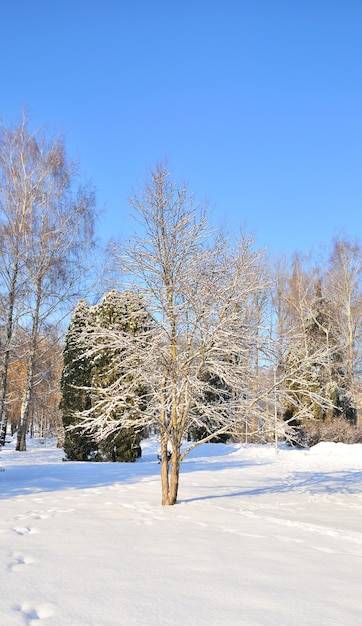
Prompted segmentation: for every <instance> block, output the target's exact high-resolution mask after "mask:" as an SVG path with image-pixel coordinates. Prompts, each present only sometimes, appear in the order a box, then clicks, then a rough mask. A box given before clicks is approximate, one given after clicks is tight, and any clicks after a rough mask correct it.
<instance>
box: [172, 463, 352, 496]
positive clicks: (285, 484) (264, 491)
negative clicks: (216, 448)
mask: <svg viewBox="0 0 362 626" xmlns="http://www.w3.org/2000/svg"><path fill="white" fill-rule="evenodd" d="M208 489H209V491H210V493H209V494H208V495H205V496H199V497H195V498H185V499H183V500H182V502H184V503H189V502H200V501H202V500H214V499H222V498H235V497H250V496H261V495H269V494H282V493H295V492H300V493H307V494H311V495H313V494H318V495H321V494H338V493H341V494H360V493H362V471H357V470H355V471H354V470H348V471H338V472H335V471H334V472H317V473H316V472H310V473H308V472H295V473H294V474H291V475H290V476H288V478H287V479H286V480H284V481H280V482H275V480H273V479H269V480H268V479H267V483H266V484H264V485H260V486H259V487H255V488H254V489H247V488H246V489H242V490H240V489H238V490H237V491H231V490H230V491H228V489H229V488H228V487H227V486H226V485H223V486H222V485H220V484H219V485H216V486H211V485H209V486H208ZM216 489H217V491H218V493H212V491H213V490H216Z"/></svg>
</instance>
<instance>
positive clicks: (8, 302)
mask: <svg viewBox="0 0 362 626" xmlns="http://www.w3.org/2000/svg"><path fill="white" fill-rule="evenodd" d="M31 143H32V140H31V137H29V135H28V132H27V129H26V124H25V120H24V119H23V120H22V122H21V123H20V124H19V126H17V127H7V126H6V125H5V124H2V126H1V128H0V282H1V284H0V294H1V317H2V328H3V333H2V342H1V344H2V345H1V348H2V355H1V363H0V394H1V395H0V424H1V433H0V445H4V443H5V435H6V429H7V422H8V411H6V400H7V395H8V373H9V364H10V355H11V350H12V349H14V345H13V344H14V329H15V328H16V325H17V323H18V322H19V318H20V315H21V313H22V312H23V310H24V306H23V305H24V293H25V290H26V287H25V272H24V264H25V255H26V250H25V240H26V233H27V230H28V221H29V201H28V198H29V195H30V188H31V185H32V182H31V181H30V180H29V179H28V177H27V173H26V161H27V156H26V153H27V151H28V152H31V150H32V147H31V145H30V144H31Z"/></svg>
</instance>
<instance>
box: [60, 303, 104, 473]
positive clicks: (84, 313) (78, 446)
mask: <svg viewBox="0 0 362 626" xmlns="http://www.w3.org/2000/svg"><path fill="white" fill-rule="evenodd" d="M85 331H87V332H85ZM90 336H91V329H90V310H89V307H88V305H87V303H86V302H85V300H80V302H79V303H78V304H77V306H76V308H75V310H74V314H73V317H72V320H71V322H70V325H69V328H68V331H67V334H66V340H65V347H64V351H63V371H62V377H61V387H60V388H61V394H62V399H61V401H60V409H61V412H62V419H63V425H64V428H65V439H64V446H63V447H64V452H65V454H66V458H67V460H69V461H90V460H92V459H94V458H96V456H97V452H98V444H97V442H96V441H95V439H94V438H93V437H92V436H91V435H90V434H89V433H87V434H84V433H80V432H78V431H76V430H69V426H72V425H74V424H76V419H75V416H74V413H75V412H76V411H85V410H87V409H89V408H90V406H91V395H90V392H89V390H87V389H86V388H88V387H89V386H90V381H91V370H92V363H91V361H90V360H89V358H88V357H87V356H86V352H87V351H86V348H87V346H85V344H84V338H85V337H88V338H90Z"/></svg>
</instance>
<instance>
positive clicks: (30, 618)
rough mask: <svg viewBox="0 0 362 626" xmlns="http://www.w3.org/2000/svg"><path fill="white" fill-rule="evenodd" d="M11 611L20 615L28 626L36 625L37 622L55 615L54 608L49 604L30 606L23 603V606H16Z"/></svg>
mask: <svg viewBox="0 0 362 626" xmlns="http://www.w3.org/2000/svg"><path fill="white" fill-rule="evenodd" d="M13 609H14V611H19V613H21V615H22V616H23V618H24V619H25V622H26V624H27V625H28V626H33V625H34V626H35V625H36V624H38V620H40V619H46V618H47V617H52V616H53V615H54V614H55V611H54V608H53V607H52V606H51V605H50V604H39V605H38V606H32V605H31V604H30V603H28V602H24V603H23V604H16V605H15V606H14V607H13Z"/></svg>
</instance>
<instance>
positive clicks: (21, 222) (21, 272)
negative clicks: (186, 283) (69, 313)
mask: <svg viewBox="0 0 362 626" xmlns="http://www.w3.org/2000/svg"><path fill="white" fill-rule="evenodd" d="M0 148H1V150H0V152H1V154H0V159H1V161H0V166H1V178H0V182H1V188H0V192H1V195H0V201H1V206H0V209H1V216H0V217H1V219H2V224H1V227H2V228H1V238H2V240H3V241H4V242H5V243H6V257H5V259H6V266H5V269H3V272H2V278H3V285H4V286H5V287H7V290H6V289H5V292H3V296H4V300H5V302H4V304H3V308H4V310H5V319H6V323H5V328H6V331H5V352H4V354H5V356H4V359H3V363H2V381H1V382H2V397H1V400H0V408H1V410H2V411H4V406H5V401H6V389H7V371H8V364H9V355H10V350H11V340H12V336H13V329H14V315H15V310H16V307H17V308H18V312H17V323H21V325H22V326H23V327H24V328H26V329H27V331H28V336H29V343H28V347H29V349H28V353H27V357H26V362H27V374H26V383H25V386H24V395H23V398H22V406H21V416H20V423H19V430H18V440H17V450H20V451H21V450H25V447H26V445H25V436H26V432H27V429H28V422H29V413H30V406H31V399H32V394H33V392H34V387H35V386H36V385H37V384H38V382H39V380H38V378H39V376H38V375H37V374H36V369H37V368H36V365H37V359H39V358H40V359H41V358H42V356H41V355H40V356H39V348H40V343H39V334H41V333H43V334H44V333H46V329H47V326H48V325H49V324H51V325H52V328H54V325H55V321H56V320H57V319H58V320H59V318H60V316H61V311H63V312H64V311H65V309H66V307H69V305H70V303H71V302H74V298H76V297H78V296H79V291H80V288H81V284H82V281H84V277H85V273H86V269H87V263H86V258H87V252H89V249H90V246H91V245H92V241H93V225H94V193H93V191H92V189H90V188H87V187H85V186H83V187H82V186H81V184H80V179H79V175H78V172H77V169H76V165H75V163H73V162H70V161H69V160H68V158H67V154H66V150H65V146H64V142H63V140H62V139H61V138H60V137H51V138H48V136H47V133H46V131H45V129H43V128H40V129H37V130H35V131H31V130H30V129H29V124H28V120H27V117H26V115H25V114H24V115H23V117H22V119H21V121H20V123H19V124H18V125H17V126H14V127H9V128H6V127H5V126H3V128H2V134H1V146H0ZM20 290H21V298H20V293H19V291H20ZM48 349H49V348H48V346H47V350H48ZM38 371H39V370H38ZM4 432H5V431H4Z"/></svg>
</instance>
